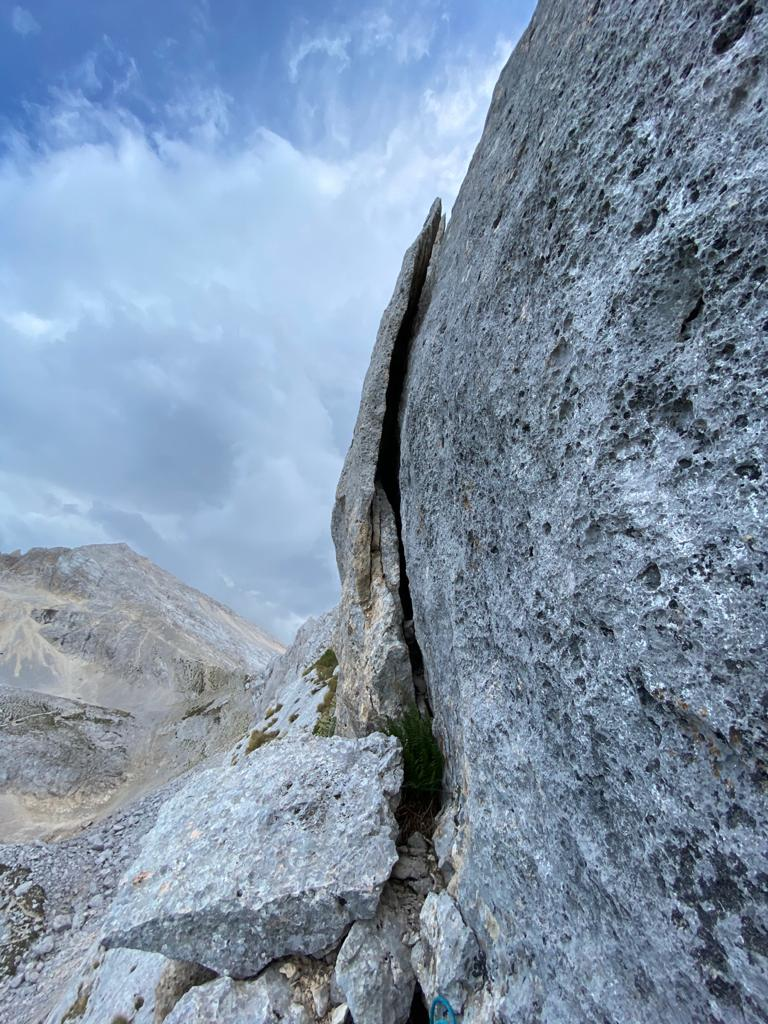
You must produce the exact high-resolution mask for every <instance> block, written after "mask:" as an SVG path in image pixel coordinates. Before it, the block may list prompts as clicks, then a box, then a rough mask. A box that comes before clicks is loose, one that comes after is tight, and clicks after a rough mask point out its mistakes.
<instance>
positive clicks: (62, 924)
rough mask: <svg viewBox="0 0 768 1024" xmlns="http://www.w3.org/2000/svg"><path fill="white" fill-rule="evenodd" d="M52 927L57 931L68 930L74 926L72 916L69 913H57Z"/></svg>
mask: <svg viewBox="0 0 768 1024" xmlns="http://www.w3.org/2000/svg"><path fill="white" fill-rule="evenodd" d="M51 927H52V928H53V930H54V931H55V932H66V931H68V930H69V929H70V928H71V927H72V917H71V916H70V915H69V914H57V915H56V916H55V917H54V919H53V922H52V924H51Z"/></svg>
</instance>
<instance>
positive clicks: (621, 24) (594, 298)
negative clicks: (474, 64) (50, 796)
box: [0, 0, 768, 1024]
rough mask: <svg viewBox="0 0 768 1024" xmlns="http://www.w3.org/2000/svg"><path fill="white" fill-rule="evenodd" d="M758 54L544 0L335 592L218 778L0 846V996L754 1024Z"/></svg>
mask: <svg viewBox="0 0 768 1024" xmlns="http://www.w3.org/2000/svg"><path fill="white" fill-rule="evenodd" d="M766 42H768V12H766V11H765V10H764V8H763V7H762V6H761V5H760V4H759V3H755V2H753V0H740V2H734V3H724V2H713V3H701V2H699V0H680V2H678V3H675V4H671V3H644V4H638V3H634V2H632V0H588V2H585V0H542V2H541V3H540V4H539V7H538V9H537V11H536V14H535V16H534V18H533V20H532V22H531V24H530V26H529V28H528V29H527V31H526V33H525V34H524V36H523V37H522V39H521V41H520V43H519V44H518V46H517V48H516V50H515V52H514V54H513V55H512V57H511V59H510V61H509V63H508V65H507V67H506V68H505V70H504V72H503V73H502V76H501V79H500V81H499V83H498V85H497V88H496V90H495V93H494V98H493V102H492V105H491V110H490V112H489V116H488V120H487V123H486V127H485V131H484V134H483V137H482V140H481V142H480V145H479V147H478V149H477V152H476V154H475V156H474V159H473V161H472V164H471V166H470V169H469V173H468V175H467V179H466V181H465V183H464V185H463V187H462V190H461V193H460V195H459V198H458V200H457V203H456V206H455V208H454V211H453V214H452V217H451V219H450V221H449V222H448V223H447V224H444V223H443V221H442V219H441V214H440V208H439V205H435V206H434V207H433V208H432V210H431V211H430V213H429V215H428V217H427V220H426V222H425V225H424V228H423V230H422V232H421V233H420V234H419V236H418V237H417V239H416V241H415V242H414V245H413V246H412V247H411V248H410V249H409V250H408V252H407V253H406V256H405V259H404V262H403V268H402V271H401V274H400V277H399V278H398V281H397V283H396V287H395V292H394V295H393V299H392V301H391V303H390V305H389V306H388V308H387V310H386V311H385V314H384V318H383V320H382V326H381V329H380V331H379V335H378V338H377V340H376V345H375V348H374V354H373V359H372V363H371V369H370V371H369V374H368V376H367V378H366V382H365V386H364V390H363V397H362V404H361V409H360V414H359V418H358V423H357V426H356V429H355V435H354V438H353V441H352V445H351V448H350V452H349V455H348V458H347V461H346V463H345V467H344V472H343V474H342V478H341V481H340V484H339V489H338V495H337V504H336V508H335V509H334V516H333V535H334V540H335V543H336V546H337V561H338V566H339V572H340V576H341V583H342V599H341V604H340V606H339V608H338V610H336V611H334V612H331V613H329V614H328V615H327V616H324V617H323V618H321V619H319V620H316V621H313V622H311V623H308V624H307V626H306V627H305V628H304V629H302V630H301V631H300V633H299V636H298V637H297V640H296V643H295V644H294V645H293V647H292V648H291V650H289V651H288V652H286V653H285V654H284V655H282V656H281V657H280V658H278V659H276V660H275V661H274V662H273V663H272V664H271V665H270V666H269V667H268V668H267V669H266V670H265V671H264V672H263V673H262V674H260V675H259V677H258V678H257V679H255V680H254V681H253V690H252V694H253V699H254V702H255V708H254V711H253V715H252V721H251V723H250V727H249V729H248V730H247V732H246V733H245V735H244V736H243V738H242V739H240V740H239V742H237V743H236V744H234V745H233V746H232V748H231V750H229V751H228V752H227V754H226V756H224V757H222V758H219V759H218V761H217V762H216V763H209V764H207V765H206V766H205V767H204V768H202V769H199V768H198V769H195V770H193V771H192V772H190V773H189V774H188V775H187V776H186V777H185V778H179V779H176V780H174V781H173V782H172V783H170V784H168V785H166V786H165V787H164V788H163V789H162V790H160V791H158V792H157V793H155V794H153V795H152V796H151V797H145V798H144V799H142V800H141V801H139V802H137V803H135V804H132V805H131V806H130V807H128V808H124V809H122V810H121V811H120V812H119V813H118V814H116V815H114V816H112V817H109V818H107V819H105V820H104V821H102V822H100V823H99V825H98V826H95V827H90V828H86V829H85V830H84V831H83V832H82V833H81V834H79V835H76V836H73V837H70V838H67V839H65V840H63V841H62V842H60V843H54V844H52V843H48V844H27V845H21V844H17V845H14V846H2V845H0V912H1V913H2V918H0V922H2V930H0V979H1V978H2V977H5V978H6V983H5V985H4V986H3V987H0V1019H2V1020H3V1021H5V1020H6V1019H7V1020H9V1021H10V1020H13V1021H19V1022H20V1024H31V1022H32V1021H35V1022H37V1021H40V1020H45V1022H46V1024H65V1022H72V1021H78V1020H79V1021H81V1022H82V1024H97V1022H99V1024H101V1022H102V1021H104V1020H107V1021H109V1020H110V1015H112V1019H111V1024H118V1022H119V1024H124V1022H129V1024H145V1022H146V1024H150V1022H152V1024H157V1022H158V1021H163V1020H165V1021H167V1022H168V1024H177V1022H179V1024H180V1022H182V1021H183V1022H184V1024H196V1022H199V1024H203V1022H206V1024H208V1022H210V1021H212V1020H216V1021H218V1022H220V1024H244V1022H245V1021H248V1022H249V1024H268V1022H272V1021H274V1020H276V1019H281V1020H284V1021H290V1022H294V1024H311V1022H316V1024H320V1022H322V1024H344V1022H346V1024H349V1022H350V1021H353V1022H354V1024H407V1022H420V1021H424V1020H425V1019H426V1013H427V1010H426V1007H428V1006H429V1004H430V1003H431V1001H432V1000H433V999H434V998H435V997H438V996H440V997H443V998H444V999H445V1000H447V1001H448V1002H450V1004H451V1005H452V1007H453V1009H454V1010H455V1011H456V1012H457V1014H458V1015H460V1019H461V1021H462V1024H486V1022H488V1021H494V1022H497V1024H513V1022H514V1024H518V1022H526V1024H534V1022H541V1024H579V1022H584V1024H593V1022H597V1021H600V1022H621V1024H646V1022H648V1021H651V1020H652V1021H655V1022H659V1024H699V1022H705V1021H706V1022H707V1024H737V1022H738V1024H765V1022H766V1021H767V1020H768V1012H767V1011H766V1007H767V1006H768V899H767V897H768V891H767V885H766V879H767V878H768V858H767V857H766V850H765V841H764V837H765V835H766V831H767V827H768V805H767V804H766V799H765V795H766V794H765V790H766V776H765V764H766V756H767V754H768V750H767V749H766V748H767V747H768V743H767V742H766V741H767V739H768V737H767V736H766V725H765V723H766V719H765V707H766V701H767V698H766V691H765V679H766V667H767V666H766V651H768V644H767V643H766V636H765V631H766V616H765V593H766V582H765V557H766V555H765V528H766V523H765V518H766V493H765V488H766V485H765V480H766V477H765V455H766V445H765V429H766V409H765V403H766V389H765V386H764V384H765V378H766V371H767V370H768V365H767V362H766V346H765V341H764V334H765V329H766V324H768V291H767V290H766V288H765V287H764V284H765V278H766V254H765V245H764V238H765V236H766V219H768V163H766V157H765V154H766V152H767V151H768V149H767V147H766V142H768V137H767V135H768V128H767V127H766V125H768V122H767V121H766V118H765V110H764V105H765V96H766V66H765V60H766V53H767V52H768V47H767V46H766ZM51 578H53V577H51ZM37 607H38V606H37V605H35V608H37ZM39 607H40V608H44V607H48V606H47V605H45V606H43V605H40V606H39ZM51 607H52V608H53V607H55V606H54V605H53V604H52V605H51ZM42 617H43V618H44V617H45V616H42ZM214 619H215V621H216V622H220V618H219V616H218V614H215V615H214ZM201 629H202V631H203V632H204V631H205V630H204V628H203V627H202V626H201ZM196 635H198V634H196ZM88 643H89V641H86V640H83V641H82V645H83V646H85V647H87V646H88ZM43 650H45V649H44V648H43ZM142 663H144V662H142ZM36 671H37V670H36ZM33 675H34V673H33ZM181 675H182V677H183V678H185V679H195V678H198V675H196V673H195V671H193V672H191V673H189V672H188V671H187V670H186V669H182V671H181ZM206 678H207V677H206ZM14 685H15V686H16V688H17V690H18V684H14ZM160 685H161V683H160V682H159V681H158V686H160ZM174 685H175V684H174ZM192 688H193V689H194V684H193V685H192ZM65 697H68V695H67V694H60V695H58V699H63V698H65ZM14 699H17V697H14ZM414 709H418V712H419V713H420V714H421V716H423V717H419V714H417V715H416V719H415V721H416V722H417V723H423V721H424V719H425V717H427V716H434V718H433V721H432V726H433V729H434V733H435V735H436V737H437V740H438V742H439V745H440V748H441V749H442V753H443V755H444V758H445V772H444V777H443V792H442V807H441V808H440V809H439V813H438V814H437V820H436V822H435V821H434V818H433V816H432V815H433V812H434V811H435V807H434V805H433V804H431V803H430V804H424V803H422V804H420V805H418V807H417V804H416V801H415V798H414V785H413V783H414V779H415V778H416V777H417V776H416V774H415V773H414V763H418V756H417V755H418V753H419V748H418V746H414V743H416V741H415V740H413V739H409V738H408V734H407V733H406V731H404V730H402V729H401V730H400V734H401V735H402V736H404V737H405V744H404V746H403V747H402V748H401V745H400V744H399V743H398V741H397V740H395V739H394V738H393V737H392V736H383V735H381V734H380V733H379V732H378V731H377V730H380V729H384V730H391V728H392V723H391V721H390V719H391V718H392V717H393V716H394V717H395V718H397V717H398V716H402V715H407V714H408V713H409V712H410V713H411V714H413V711H414ZM122 710H123V713H128V714H130V713H134V714H135V712H136V708H135V707H131V708H130V709H128V708H126V709H122ZM68 713H69V711H68V705H66V704H64V705H63V706H62V708H61V709H60V710H59V712H58V714H59V715H60V717H63V718H64V717H66V716H67V714H68ZM87 717H88V721H89V726H88V727H89V728H91V727H92V726H93V725H94V720H93V716H87ZM411 720H412V721H413V719H411ZM95 724H96V725H98V726H99V727H101V728H103V729H105V730H109V729H111V728H114V727H116V726H115V725H114V722H113V721H112V720H110V721H109V722H106V721H105V722H97V723H95ZM414 735H417V736H418V735H420V736H421V737H422V738H421V740H419V741H418V742H420V743H421V744H422V747H421V754H422V756H424V746H423V744H425V743H427V742H428V741H427V740H425V739H424V733H423V732H421V733H415V734H414ZM93 744H94V747H98V742H97V738H96V737H94V738H93ZM429 749H432V748H429ZM417 766H418V765H417ZM417 810H418V812H419V814H420V815H421V817H420V821H421V822H422V823H423V829H424V831H426V832H427V833H428V834H426V835H425V834H423V831H422V830H421V829H415V828H413V827H412V823H413V821H414V819H415V815H416V811H417ZM433 825H434V826H435V827H434V831H433V829H432V827H433ZM75 863H76V864H77V865H78V870H77V871H76V870H75V868H74V867H73V865H74V864H75Z"/></svg>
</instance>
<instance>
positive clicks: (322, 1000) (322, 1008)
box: [311, 982, 331, 1020]
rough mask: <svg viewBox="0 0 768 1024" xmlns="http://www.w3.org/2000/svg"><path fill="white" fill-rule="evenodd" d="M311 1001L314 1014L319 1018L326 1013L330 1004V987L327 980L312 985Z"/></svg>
mask: <svg viewBox="0 0 768 1024" xmlns="http://www.w3.org/2000/svg"><path fill="white" fill-rule="evenodd" d="M311 991H312V1003H313V1005H314V1007H315V1016H316V1017H317V1018H318V1020H320V1019H321V1018H322V1017H324V1016H325V1015H326V1013H328V1007H329V1006H330V1005H331V993H330V987H329V985H328V984H327V982H321V983H319V984H316V985H313V986H312V989H311Z"/></svg>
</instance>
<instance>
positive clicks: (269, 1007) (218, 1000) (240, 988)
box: [165, 966, 316, 1024]
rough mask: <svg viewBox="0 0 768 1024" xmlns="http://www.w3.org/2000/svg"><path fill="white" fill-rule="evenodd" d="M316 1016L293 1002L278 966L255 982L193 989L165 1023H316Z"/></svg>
mask: <svg viewBox="0 0 768 1024" xmlns="http://www.w3.org/2000/svg"><path fill="white" fill-rule="evenodd" d="M315 1019H316V1018H315V1016H314V1014H311V1013H310V1012H309V1010H308V1009H307V1008H306V1007H305V1006H304V1005H303V1003H301V1002H296V1001H295V999H294V991H293V989H292V987H291V985H290V984H289V982H288V980H287V979H286V978H285V977H284V976H283V975H282V974H281V973H280V971H279V970H278V968H277V967H275V966H272V967H269V968H267V970H266V971H264V973H263V974H262V975H260V976H259V977H258V978H257V979H256V980H255V981H233V980H232V979H231V978H217V979H216V981H211V982H209V983H208V984H207V985H201V986H199V987H198V988H193V989H190V991H189V992H187V994H186V995H185V996H184V997H183V998H182V999H180V1000H179V1002H178V1003H177V1004H176V1006H175V1008H174V1009H173V1011H172V1012H171V1014H170V1015H169V1016H168V1017H166V1018H165V1024H211V1022H212V1021H216V1024H274V1022H275V1021H281V1022H282V1024H313V1021H314V1020H315Z"/></svg>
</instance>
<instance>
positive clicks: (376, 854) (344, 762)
mask: <svg viewBox="0 0 768 1024" xmlns="http://www.w3.org/2000/svg"><path fill="white" fill-rule="evenodd" d="M401 781H402V769H401V767H400V751H399V747H398V743H397V741H396V740H394V739H392V738H391V737H386V736H382V735H376V736H369V737H366V738H365V739H361V740H350V739H341V738H335V739H313V738H309V737H306V736H299V737H298V738H296V739H294V740H285V741H283V742H279V743H271V744H268V745H265V746H263V747H262V748H261V749H258V750H254V751H253V752H252V754H251V755H250V756H248V757H246V758H245V759H244V760H243V761H242V762H241V763H240V764H238V765H237V767H235V766H229V767H227V768H217V769H210V770H208V771H205V772H198V773H197V774H196V775H195V776H193V777H192V779H191V780H190V782H189V783H188V784H187V785H186V786H184V787H183V788H182V789H181V790H180V791H179V793H178V794H177V795H176V796H174V797H173V798H172V799H171V800H169V801H168V802H167V803H166V804H164V806H163V807H162V809H161V811H160V814H159V815H158V819H157V823H156V825H155V827H154V828H153V829H152V830H151V832H149V833H148V834H147V836H146V837H145V839H144V841H143V845H142V848H141V851H140V853H139V855H138V857H137V859H136V861H135V862H134V864H133V865H132V866H131V867H130V868H129V869H128V871H127V872H126V875H125V877H124V879H123V884H122V887H121V892H120V893H119V895H118V898H117V900H116V901H115V904H114V905H113V907H112V910H111V913H110V918H109V921H108V923H107V925H106V928H105V931H106V938H105V944H106V945H107V946H110V947H113V946H130V947H137V948H140V949H146V950H151V951H153V952H157V953H162V954H164V955H165V956H169V957H174V958H176V959H180V960H191V961H194V962H196V963H200V964H204V965H205V966H206V967H209V968H211V969H212V970H215V971H216V972H217V973H226V974H229V975H232V976H233V977H235V978H247V977H251V976H253V975H255V974H256V973H258V971H260V970H261V969H262V968H263V967H265V966H266V965H267V964H269V963H270V962H271V961H272V960H275V959H277V958H278V957H281V956H287V955H291V954H295V953H299V954H309V955H325V954H326V953H328V952H329V951H330V950H331V949H333V947H334V946H335V945H337V944H338V942H339V941H340V939H341V938H342V936H343V935H344V933H345V931H346V930H347V929H348V927H349V925H350V924H351V923H352V922H354V921H355V920H358V919H365V918H369V917H372V916H373V915H374V914H375V912H376V907H377V905H378V902H379V896H380V893H381V889H382V886H383V885H384V883H385V881H386V880H387V878H388V877H389V874H390V871H391V870H392V865H393V864H394V863H395V861H396V860H397V851H396V848H395V844H394V836H395V834H396V832H397V826H396V824H395V819H394V813H393V810H394V807H395V806H396V803H397V799H398V796H399V791H400V784H401Z"/></svg>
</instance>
